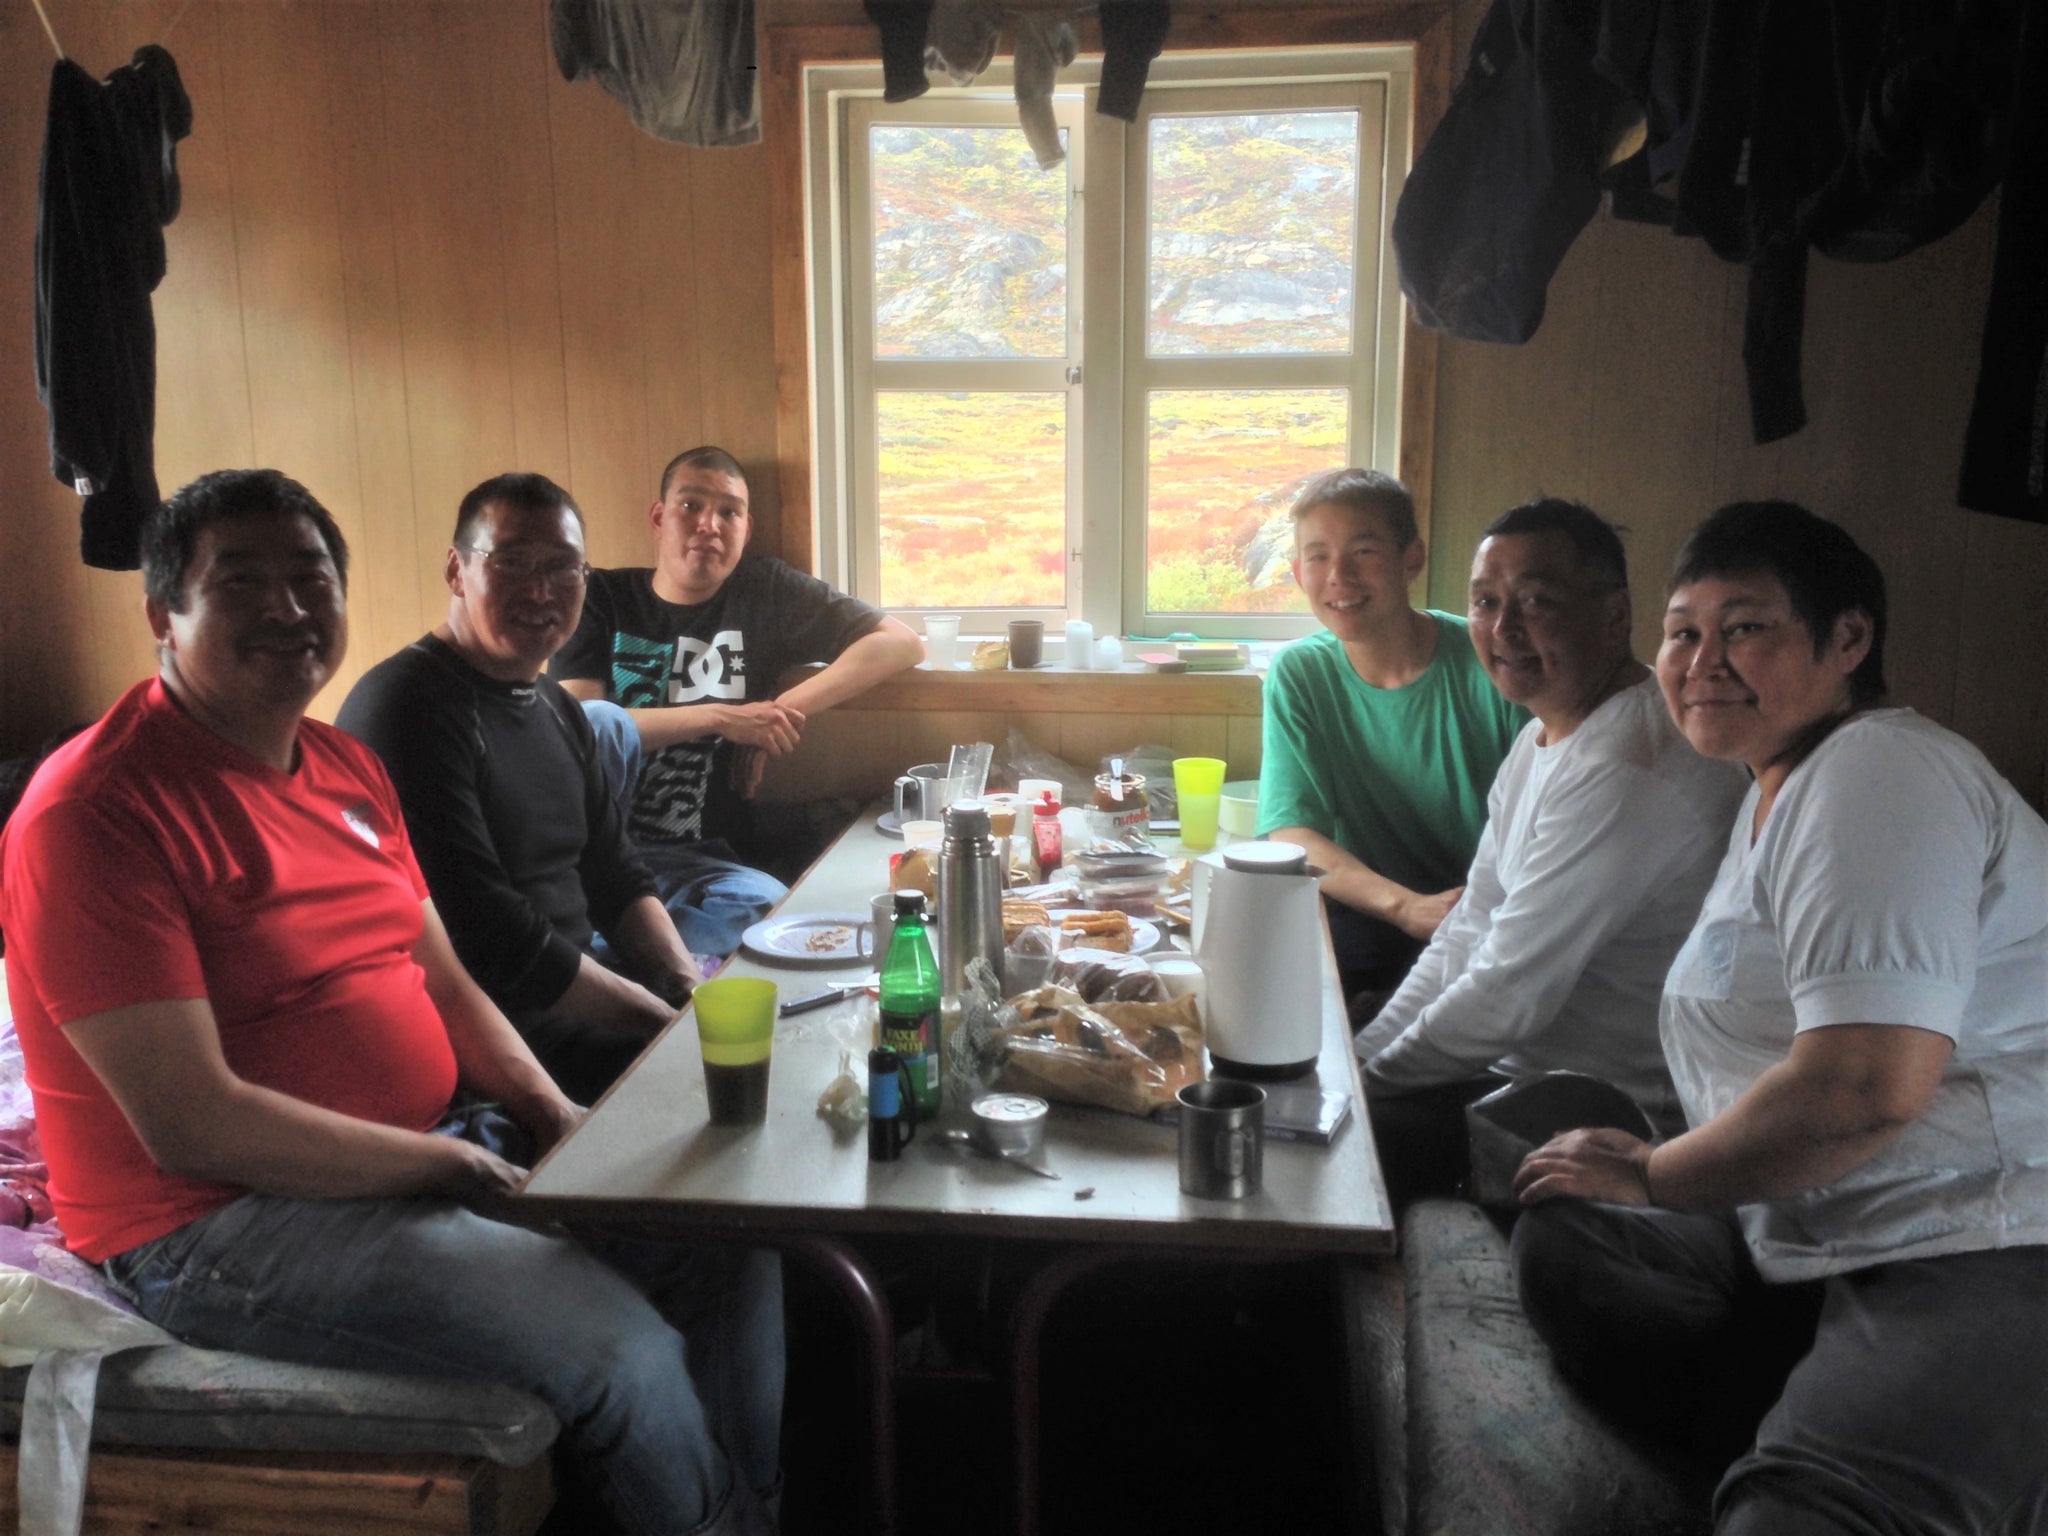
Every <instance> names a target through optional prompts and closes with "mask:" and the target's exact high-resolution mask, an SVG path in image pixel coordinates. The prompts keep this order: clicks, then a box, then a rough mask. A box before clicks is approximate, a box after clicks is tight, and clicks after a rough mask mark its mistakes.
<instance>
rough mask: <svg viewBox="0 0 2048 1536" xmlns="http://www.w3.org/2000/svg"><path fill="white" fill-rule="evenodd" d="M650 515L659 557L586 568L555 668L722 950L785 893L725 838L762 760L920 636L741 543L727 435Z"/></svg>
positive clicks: (741, 816) (653, 862) (690, 939)
mask: <svg viewBox="0 0 2048 1536" xmlns="http://www.w3.org/2000/svg"><path fill="white" fill-rule="evenodd" d="M648 521H649V522H650V524H651V525H652V527H653V532H654V565H653V567H652V568H651V569H650V568H648V567H645V566H641V567H637V568H631V569H623V570H610V571H598V572H596V573H595V574H594V575H593V576H592V579H591V587H590V601H589V603H588V604H587V605H586V606H585V608H584V611H583V622H582V624H581V626H580V627H579V628H578V629H577V631H576V633H575V635H574V637H573V638H571V639H570V641H569V643H568V644H567V645H565V646H563V647H562V650H561V654H560V655H558V656H556V657H555V659H554V663H553V665H552V666H551V667H550V668H549V675H550V676H552V677H555V678H557V679H559V680H560V681H561V683H562V686H563V687H564V688H566V689H567V690H568V691H569V692H570V693H571V694H572V695H574V696H575V697H576V698H578V699H582V700H585V701H587V702H586V705H585V708H586V709H587V710H588V711H589V713H590V718H591V723H592V724H593V726H594V727H595V728H596V730H597V737H598V746H599V750H600V752H602V753H603V754H604V755H605V757H606V764H607V771H608V772H609V773H610V774H611V777H612V778H613V780H614V782H615V783H617V784H619V785H620V787H621V793H622V795H623V797H624V803H625V806H626V808H627V815H628V820H629V830H630V831H631V834H632V837H633V843H634V846H635V848H636V849H637V850H638V851H639V854H640V856H641V858H642V859H643V860H645V861H646V864H647V866H648V868H649V869H651V870H652V871H653V872H654V878H655V882H656V884H657V886H658V887H659V889H660V891H661V898H662V901H663V902H664V904H666V906H667V907H668V911H669V915H670V916H671V917H673V918H674V919H675V923H676V927H677V928H678V929H679V930H680V931H681V932H682V935H683V939H684V942H685V943H687V944H688V945H689V947H690V948H691V950H692V951H694V952H695V953H697V954H700V955H726V954H730V953H731V952H732V951H733V950H735V949H737V948H738V947H739V943H740V936H741V934H743V933H744V932H745V931H746V929H747V927H748V925H749V924H751V923H754V922H756V921H758V920H759V919H760V918H761V917H762V916H764V915H765V914H766V913H767V912H768V910H769V909H770V908H771V907H773V906H774V905H775V903H776V902H778V901H780V900H781V899H782V897H783V894H784V889H783V886H782V883H781V882H780V881H778V880H776V879H775V878H774V877H773V876H772V875H769V874H768V873H766V872H765V871H762V870H759V869H753V868H750V867H748V865H747V864H745V863H743V862H742V861H741V858H740V856H739V855H738V854H737V853H736V852H735V850H734V848H733V847H732V846H731V844H730V843H729V842H728V841H727V839H729V838H731V837H733V836H734V835H735V834H736V833H737V834H739V835H741V836H742V838H744V834H745V832H746V830H748V828H749V818H748V808H747V806H746V801H747V800H749V799H751V798H752V796H753V793H754V790H755V788H756V787H757V786H758V785H759V783H760V780H761V768H762V765H763V763H764V762H765V761H766V759H767V758H769V757H772V756H776V755H779V754H781V753H784V752H788V751H790V750H792V749H793V748H794V747H795V746H796V744H797V738H798V736H799V735H800V734H801V733H802V731H803V728H804V722H805V720H806V719H807V718H808V717H810V716H812V715H816V714H818V713H820V712H821V711H823V710H827V709H830V708H832V707H833V706H834V705H836V704H840V703H843V702H845V701H846V700H847V699H850V698H852V697H853V696H854V695H856V694H858V693H860V692H862V691H864V690H865V689H867V688H869V687H871V686H872V685H873V684H875V683H877V682H879V681H881V679H883V678H885V677H887V676H889V675H890V674H891V673H893V672H900V671H902V670H904V669H905V668H906V667H914V666H916V665H917V664H918V663H919V662H920V661H922V660H923V659H924V642H923V641H921V640H919V639H918V637H917V636H916V635H914V634H912V633H911V632H910V630H909V629H908V628H906V627H905V626H904V625H902V624H900V623H898V622H897V621H896V620H895V619H892V618H889V617H887V616H886V615H884V614H883V613H882V612H881V611H880V610H879V609H876V608H873V607H870V606H869V605H868V604H866V603H864V602H862V601H860V600H859V599H858V598H855V597H849V596H848V595H846V594H845V593H843V592H838V591H834V590H833V589H832V588H831V587H830V586H827V585H826V584H825V583H824V582H822V581H820V580H818V578H817V577H815V576H811V575H808V574H806V573H805V572H803V571H799V570H796V569H795V568H794V567H792V566H789V565H786V564H784V563H783V562H782V561H780V560H777V559H773V558H771V557H769V556H765V555H748V554H747V553H746V549H747V536H748V534H749V533H750V532H751V531H752V528H753V521H752V518H751V516H750V514H749V511H748V498H747V480H746V475H745V474H744V473H743V472H742V470H741V469H740V465H739V462H738V461H737V460H736V459H734V458H733V456H732V455H731V454H729V453H727V452H726V451H725V450H724V449H722V448H713V447H703V448H691V449H688V450H686V451H684V452H682V453H679V454H677V455H676V456H675V457H674V458H673V459H671V460H669V462H668V465H667V467H666V468H665V469H663V471H662V474H661V484H660V487H659V494H658V495H657V496H656V498H655V501H654V504H653V505H652V506H651V507H649V508H648ZM818 662H822V663H823V664H824V665H823V667H822V669H821V670H819V671H816V672H812V673H809V674H807V675H805V676H804V677H802V678H801V679H800V680H799V681H797V682H795V683H794V684H793V685H792V686H790V687H787V688H784V687H783V686H782V684H783V680H784V675H785V674H786V673H788V672H789V671H790V670H791V669H792V668H796V667H802V666H806V665H809V664H811V663H818ZM778 851H779V852H781V853H783V854H784V855H785V856H787V854H788V853H789V852H790V851H791V850H788V849H782V850H778Z"/></svg>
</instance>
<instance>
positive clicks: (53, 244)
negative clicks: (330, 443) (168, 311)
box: [35, 46, 192, 571]
mask: <svg viewBox="0 0 2048 1536" xmlns="http://www.w3.org/2000/svg"><path fill="white" fill-rule="evenodd" d="M191 131H192V104H191V102H190V101H188V100H187V99H186V96H185V91H184V87H183V86H182V85H181V84H180V83H179V81H178V66H177V64H176V63H175V62H174V61H173V60H172V58H171V56H170V55H169V54H168V53H166V52H165V51H164V50H163V49H161V48H157V47H154V46H151V47H145V48H139V49H137V50H136V53H135V57H134V58H133V59H132V60H131V61H130V62H129V63H128V64H127V65H125V66H124V67H122V68H120V69H117V70H115V71H114V72H113V73H112V74H111V75H109V76H107V78H106V80H105V82H104V83H102V82H100V81H96V80H94V79H93V78H92V76H90V75H89V74H87V73H86V72H85V71H84V70H82V69H80V68H79V67H78V66H77V65H76V64H74V63H72V62H70V61H69V60H59V61H58V63H57V65H56V67H55V68H54V69H53V70H52V71H51V74H50V108H49V122H48V127H47V129H46V130H45V133H44V136H43V162H42V176H41V182H40V188H39V205H38V209H37V216H36V261H35V281H36V302H35V366H36V398H37V399H39V400H41V401H42V402H43V404H44V405H45V406H46V407H47V408H48V410H49V413H50V469H51V472H52V473H53V474H55V475H56V477H57V478H58V479H59V480H61V481H62V482H63V483H64V484H66V485H69V486H72V487H73V488H75V489H77V490H78V491H79V492H80V494H82V495H84V497H85V506H84V509H83V511H82V512H81V514H80V537H79V546H80V550H81V552H82V553H83V554H84V556H85V562H86V564H88V565H96V566H100V567H102V568H104V569H107V570H117V571H126V570H133V569H134V568H135V566H136V564H137V556H138V551H137V539H138V536H139V535H140V533H141V529H142V520H143V519H144V518H145V517H147V516H148V515H149V514H150V512H151V511H153V510H154V509H155V507H156V504H157V499H158V498H157V484H156V453H155V440H156V320H155V317H154V316H153V314H152V313H151V311H150V299H149V296H150V294H151V293H153V292H154V291H155V290H156V285H157V284H158V283H159V282H161V281H162V280H163V275H164V237H163V227H164V226H165V225H166V224H168V223H170V222H171V220H172V219H174V218H176V217H177V216H178V169H177V164H178V163H177V150H176V144H177V141H178V140H179V139H182V138H184V137H185V135H186V134H188V133H190V132H191Z"/></svg>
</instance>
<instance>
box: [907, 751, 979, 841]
mask: <svg viewBox="0 0 2048 1536" xmlns="http://www.w3.org/2000/svg"><path fill="white" fill-rule="evenodd" d="M964 787H965V781H964V780H961V779H957V778H954V779H949V778H947V777H946V765H945V764H944V763H919V764H918V765H917V766H916V767H915V768H912V769H911V770H910V771H909V772H907V773H905V774H903V775H901V776H900V777H899V778H898V779H897V780H896V823H897V825H898V826H901V825H902V824H903V823H904V822H906V821H938V820H940V819H941V818H942V817H944V815H945V814H946V807H947V806H949V805H951V804H952V803H953V802H954V801H955V800H957V799H959V798H960V795H961V793H962V791H963V789H964Z"/></svg>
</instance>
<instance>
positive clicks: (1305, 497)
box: [1290, 468, 1420, 549]
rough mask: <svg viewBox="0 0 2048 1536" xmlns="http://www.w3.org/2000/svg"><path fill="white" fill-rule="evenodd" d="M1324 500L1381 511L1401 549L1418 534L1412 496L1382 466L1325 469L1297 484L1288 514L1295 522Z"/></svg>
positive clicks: (1330, 503)
mask: <svg viewBox="0 0 2048 1536" xmlns="http://www.w3.org/2000/svg"><path fill="white" fill-rule="evenodd" d="M1326 503H1327V504H1329V505H1331V506H1338V507H1348V508H1350V509H1351V510H1352V511H1354V512H1384V513H1385V514H1386V515H1387V526H1388V528H1389V529H1390V530H1391V531H1392V533H1393V535H1394V542H1395V543H1396V544H1399V545H1400V546H1401V547H1402V548H1403V549H1406V548H1407V547H1408V546H1409V545H1410V544H1413V543H1414V542H1415V541H1416V539H1417V538H1418V537H1420V535H1419V534H1418V533H1417V532H1416V528H1415V498H1414V497H1413V496H1411V495H1409V494H1408V487H1407V486H1405V485H1403V484H1402V483H1401V482H1400V481H1399V480H1396V479H1395V478H1394V477H1393V476H1392V475H1390V474H1387V473H1386V472H1385V471H1384V470H1378V469H1357V468H1352V469H1331V470H1325V471H1324V472H1323V473H1322V474H1320V475H1317V476H1316V477H1315V478H1314V479H1313V480H1311V481H1309V483H1308V484H1307V485H1304V486H1303V487H1302V488H1301V493H1300V494H1299V495H1298V496H1296V497H1295V498H1294V509H1293V511H1292V513H1291V514H1290V515H1291V516H1292V517H1293V519H1294V521H1296V522H1297V523H1298V522H1300V521H1301V520H1302V519H1303V518H1304V517H1307V516H1308V515H1309V513H1311V512H1313V511H1314V510H1315V509H1316V508H1317V507H1320V506H1323V505H1325V504H1326Z"/></svg>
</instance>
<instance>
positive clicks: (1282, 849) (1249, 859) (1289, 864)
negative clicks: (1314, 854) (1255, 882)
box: [1223, 840, 1308, 875]
mask: <svg viewBox="0 0 2048 1536" xmlns="http://www.w3.org/2000/svg"><path fill="white" fill-rule="evenodd" d="M1223 864H1224V867H1225V868H1226V869H1239V870H1243V871H1244V872H1245V873H1247V874H1268V875H1299V874H1303V873H1305V872H1306V871H1307V869H1308V850H1307V849H1305V848H1298V847H1296V846H1295V845H1294V844H1293V843H1270V842H1266V841H1264V840H1261V841H1259V842H1253V843H1232V844H1231V845H1230V846H1229V847H1227V848H1225V849H1224V850H1223Z"/></svg>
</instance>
